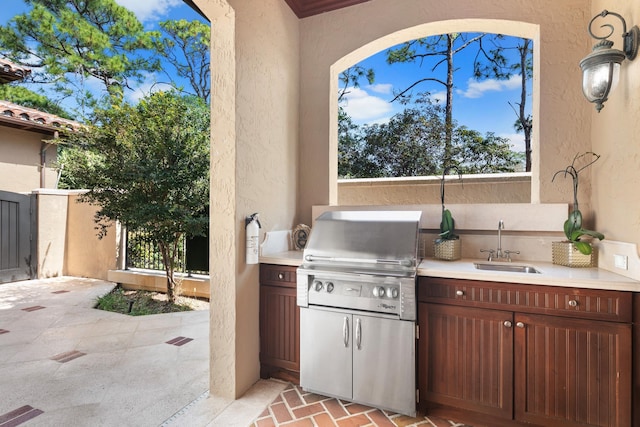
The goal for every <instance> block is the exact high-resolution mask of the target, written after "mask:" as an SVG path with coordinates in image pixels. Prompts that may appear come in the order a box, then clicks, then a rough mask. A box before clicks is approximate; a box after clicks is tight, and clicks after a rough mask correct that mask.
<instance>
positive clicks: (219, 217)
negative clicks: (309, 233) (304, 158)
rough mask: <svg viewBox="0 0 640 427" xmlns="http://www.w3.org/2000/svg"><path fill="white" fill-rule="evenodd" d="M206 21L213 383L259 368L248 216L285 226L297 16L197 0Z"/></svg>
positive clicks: (237, 386)
mask: <svg viewBox="0 0 640 427" xmlns="http://www.w3.org/2000/svg"><path fill="white" fill-rule="evenodd" d="M195 3H196V4H197V5H198V7H199V8H200V9H201V10H202V11H203V13H204V14H205V15H207V17H209V19H210V20H211V28H212V37H211V40H212V48H211V50H212V56H211V63H212V64H215V66H214V67H212V70H211V72H212V88H213V90H212V106H211V108H212V122H211V124H212V138H211V209H210V212H211V215H210V216H211V236H210V245H211V246H210V248H211V251H210V254H211V258H210V266H211V310H210V312H211V325H212V328H211V340H210V341H211V370H210V371H211V381H210V385H211V393H213V394H216V395H222V396H227V397H231V398H236V397H238V396H240V395H242V394H243V393H244V392H245V391H246V390H247V389H248V388H249V387H250V386H251V385H252V384H253V383H254V382H255V381H257V380H258V378H259V374H260V372H259V371H260V366H259V351H260V346H259V328H258V326H259V318H258V315H259V287H258V265H247V264H246V263H245V259H244V258H245V254H244V250H245V245H244V239H245V233H244V218H245V216H247V215H249V214H252V213H254V212H259V213H260V221H261V223H262V231H261V232H262V233H264V232H265V231H268V230H282V229H290V228H291V227H292V225H293V224H294V216H295V212H296V191H297V183H296V180H297V176H298V166H297V165H298V161H297V160H298V148H297V147H298V100H299V93H300V92H299V65H298V64H299V43H298V40H299V36H298V20H297V18H296V17H295V15H294V14H293V12H292V11H291V10H290V9H289V7H288V6H287V5H286V3H285V2H284V1H282V0H251V1H247V0H234V1H229V3H228V4H227V2H226V1H224V0H196V1H195Z"/></svg>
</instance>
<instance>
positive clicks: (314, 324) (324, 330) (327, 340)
mask: <svg viewBox="0 0 640 427" xmlns="http://www.w3.org/2000/svg"><path fill="white" fill-rule="evenodd" d="M352 321H353V316H352V315H351V314H346V313H340V312H335V311H326V310H322V309H317V308H314V309H309V308H300V331H301V333H300V386H302V388H303V389H305V390H308V391H313V392H316V393H320V394H325V395H330V396H334V397H339V398H344V399H351V395H352V387H351V384H352V372H353V371H352V355H351V352H352V350H351V347H352V342H353V336H352V335H353V334H352Z"/></svg>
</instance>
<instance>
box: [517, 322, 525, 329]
mask: <svg viewBox="0 0 640 427" xmlns="http://www.w3.org/2000/svg"><path fill="white" fill-rule="evenodd" d="M516 327H518V328H520V329H523V328H524V323H522V322H517V323H516Z"/></svg>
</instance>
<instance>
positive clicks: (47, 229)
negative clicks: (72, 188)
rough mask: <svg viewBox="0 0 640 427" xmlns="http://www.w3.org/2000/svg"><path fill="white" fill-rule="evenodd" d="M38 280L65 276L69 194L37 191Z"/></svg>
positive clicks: (54, 191)
mask: <svg viewBox="0 0 640 427" xmlns="http://www.w3.org/2000/svg"><path fill="white" fill-rule="evenodd" d="M35 193H36V194H37V197H38V213H37V217H38V220H37V224H38V242H37V245H36V247H37V251H38V278H45V277H57V276H62V275H63V274H64V254H65V247H66V242H67V192H66V191H56V190H37V191H36V192H35Z"/></svg>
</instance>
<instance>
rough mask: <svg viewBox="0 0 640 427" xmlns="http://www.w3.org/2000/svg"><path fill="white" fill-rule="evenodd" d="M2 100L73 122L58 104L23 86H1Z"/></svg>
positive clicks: (0, 94)
mask: <svg viewBox="0 0 640 427" xmlns="http://www.w3.org/2000/svg"><path fill="white" fill-rule="evenodd" d="M0 99H3V100H5V101H9V102H13V103H14V104H18V105H21V106H23V107H27V108H33V109H35V110H38V111H42V112H45V113H49V114H55V115H56V116H58V117H63V118H65V119H70V120H71V116H70V115H69V113H67V112H66V111H65V110H64V109H63V108H62V107H60V106H59V105H58V104H56V103H55V102H53V101H51V100H50V99H49V98H47V97H46V96H44V95H39V94H37V93H35V92H33V91H31V90H29V89H27V88H25V87H22V86H15V85H13V84H5V85H0Z"/></svg>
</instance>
